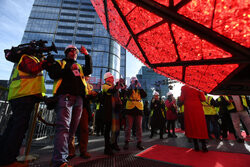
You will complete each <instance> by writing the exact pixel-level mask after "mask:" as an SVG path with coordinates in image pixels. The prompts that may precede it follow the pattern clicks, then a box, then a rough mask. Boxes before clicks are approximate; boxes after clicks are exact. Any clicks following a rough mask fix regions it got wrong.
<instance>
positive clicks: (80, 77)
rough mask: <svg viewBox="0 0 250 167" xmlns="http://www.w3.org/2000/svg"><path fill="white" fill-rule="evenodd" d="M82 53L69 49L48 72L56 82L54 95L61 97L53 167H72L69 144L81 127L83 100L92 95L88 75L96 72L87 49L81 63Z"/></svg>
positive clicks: (57, 106)
mask: <svg viewBox="0 0 250 167" xmlns="http://www.w3.org/2000/svg"><path fill="white" fill-rule="evenodd" d="M78 52H79V50H78V49H77V48H76V46H74V45H69V46H67V47H66V48H65V50H64V53H65V56H66V57H65V58H64V59H62V60H58V61H56V63H53V65H52V67H51V68H50V69H49V70H48V72H49V76H50V78H52V79H54V87H53V94H54V96H57V98H58V101H57V103H56V107H55V112H56V133H55V138H54V154H53V158H52V162H53V166H54V167H58V166H61V167H63V166H68V167H70V165H68V160H67V157H68V154H69V153H68V143H69V141H72V138H73V137H74V136H75V132H76V129H77V126H78V124H79V121H80V118H81V114H82V110H83V100H85V96H86V95H87V94H88V90H87V83H86V80H85V77H84V76H88V75H89V74H91V73H92V59H91V56H90V55H89V54H88V51H87V49H86V48H85V47H83V46H82V47H81V49H80V52H81V53H83V54H84V55H85V67H82V66H81V65H80V64H78V63H77V61H76V59H77V54H78Z"/></svg>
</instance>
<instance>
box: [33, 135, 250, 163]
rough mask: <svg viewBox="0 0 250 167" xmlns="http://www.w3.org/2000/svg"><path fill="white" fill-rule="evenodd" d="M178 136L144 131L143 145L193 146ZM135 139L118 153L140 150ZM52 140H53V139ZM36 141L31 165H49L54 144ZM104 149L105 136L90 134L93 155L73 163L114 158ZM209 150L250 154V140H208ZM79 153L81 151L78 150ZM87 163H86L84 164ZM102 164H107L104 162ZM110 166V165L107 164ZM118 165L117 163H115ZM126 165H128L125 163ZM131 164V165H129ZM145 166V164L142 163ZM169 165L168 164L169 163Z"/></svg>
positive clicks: (76, 159) (89, 147)
mask: <svg viewBox="0 0 250 167" xmlns="http://www.w3.org/2000/svg"><path fill="white" fill-rule="evenodd" d="M120 136H121V137H120V142H119V146H120V147H121V148H122V147H123V144H124V138H123V136H124V132H123V131H122V132H121V135H120ZM177 136H178V137H177V138H167V135H166V134H165V135H164V139H159V135H157V136H156V135H155V136H154V137H153V138H149V132H144V133H143V145H144V146H145V148H148V147H150V146H153V145H155V144H162V145H171V146H177V147H187V148H192V146H193V145H192V143H189V142H188V140H187V138H186V137H185V136H184V134H183V133H177ZM132 140H133V141H132V142H131V143H130V145H129V150H123V149H121V151H120V152H117V153H116V155H118V156H122V155H125V154H126V155H135V154H137V153H139V152H140V151H139V150H137V149H136V141H135V139H132ZM51 141H52V140H51ZM35 142H38V141H34V142H33V144H32V148H31V155H39V158H38V159H37V160H35V161H34V162H30V166H31V167H49V166H50V160H51V157H52V153H53V144H52V142H50V144H48V145H44V144H35ZM39 143H41V141H39ZM103 150H104V138H103V136H90V138H89V145H88V151H89V152H90V153H91V155H92V157H91V158H90V159H88V160H85V159H82V158H80V157H79V156H76V157H75V158H73V159H72V160H71V161H70V164H71V165H74V166H86V165H87V166H89V164H90V163H89V162H91V161H96V162H97V161H98V160H99V159H103V158H106V159H112V158H113V157H109V156H106V155H104V154H103ZM208 150H213V151H224V152H232V153H243V154H249V155H250V141H245V143H237V142H236V141H234V140H226V141H216V140H214V139H213V140H208ZM77 155H79V152H78V151H77ZM83 164H85V165H83ZM101 166H105V164H102V165H101ZM106 166H107V167H109V166H108V165H106ZM113 166H116V165H113ZM125 166H126V165H125ZM128 166H131V165H128ZM142 166H143V165H142ZM167 166H168V165H167ZM170 166H171V165H170Z"/></svg>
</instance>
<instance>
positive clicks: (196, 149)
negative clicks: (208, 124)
mask: <svg viewBox="0 0 250 167" xmlns="http://www.w3.org/2000/svg"><path fill="white" fill-rule="evenodd" d="M193 142H194V150H195V151H199V150H200V148H199V144H198V141H197V139H193Z"/></svg>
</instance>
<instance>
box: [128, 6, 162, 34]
mask: <svg viewBox="0 0 250 167" xmlns="http://www.w3.org/2000/svg"><path fill="white" fill-rule="evenodd" d="M126 19H127V21H128V23H129V25H130V27H131V28H132V30H133V32H134V34H137V33H139V32H140V31H142V30H144V29H146V28H148V27H150V26H152V25H154V24H156V23H158V22H160V21H161V20H162V18H161V17H159V16H157V15H155V14H153V13H150V12H149V11H146V10H145V9H143V8H141V7H136V8H135V9H134V10H133V11H132V12H131V13H129V14H128V16H127V17H126Z"/></svg>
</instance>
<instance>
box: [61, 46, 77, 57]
mask: <svg viewBox="0 0 250 167" xmlns="http://www.w3.org/2000/svg"><path fill="white" fill-rule="evenodd" d="M70 49H75V50H76V53H77V54H78V53H79V50H78V49H77V47H76V46H75V45H68V46H67V47H66V48H65V50H64V53H65V55H67V54H68V53H69V51H70Z"/></svg>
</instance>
